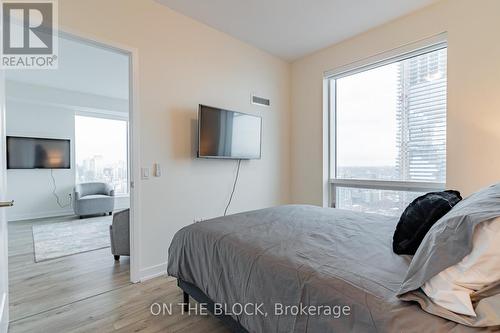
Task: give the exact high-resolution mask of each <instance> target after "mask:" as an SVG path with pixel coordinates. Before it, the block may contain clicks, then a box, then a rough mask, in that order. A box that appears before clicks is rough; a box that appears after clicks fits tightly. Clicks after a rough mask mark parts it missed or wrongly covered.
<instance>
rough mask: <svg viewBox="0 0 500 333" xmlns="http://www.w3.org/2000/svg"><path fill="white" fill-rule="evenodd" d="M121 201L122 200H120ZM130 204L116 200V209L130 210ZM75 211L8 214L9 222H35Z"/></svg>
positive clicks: (72, 213)
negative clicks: (34, 220)
mask: <svg viewBox="0 0 500 333" xmlns="http://www.w3.org/2000/svg"><path fill="white" fill-rule="evenodd" d="M120 199H121V198H120ZM129 207H130V205H129V202H128V201H127V200H116V203H115V209H114V210H120V209H126V208H129ZM74 214H75V213H74V212H73V209H72V208H70V209H65V210H53V211H45V212H32V213H21V214H15V213H14V214H7V221H9V222H11V221H23V220H33V219H43V218H47V217H58V216H67V215H74Z"/></svg>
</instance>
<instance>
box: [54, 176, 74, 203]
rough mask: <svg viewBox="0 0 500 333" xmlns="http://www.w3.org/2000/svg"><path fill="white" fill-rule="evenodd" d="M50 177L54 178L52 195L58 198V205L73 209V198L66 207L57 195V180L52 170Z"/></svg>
mask: <svg viewBox="0 0 500 333" xmlns="http://www.w3.org/2000/svg"><path fill="white" fill-rule="evenodd" d="M50 177H51V178H52V195H53V196H54V197H55V198H56V203H57V205H58V206H59V207H61V208H67V207H71V202H72V199H71V198H70V199H69V202H68V203H67V204H65V205H64V204H62V203H61V198H60V197H59V195H58V194H57V185H56V178H55V177H54V169H50Z"/></svg>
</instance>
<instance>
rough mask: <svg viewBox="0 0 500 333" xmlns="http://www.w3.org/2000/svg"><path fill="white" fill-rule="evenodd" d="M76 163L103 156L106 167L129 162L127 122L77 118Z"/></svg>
mask: <svg viewBox="0 0 500 333" xmlns="http://www.w3.org/2000/svg"><path fill="white" fill-rule="evenodd" d="M75 145H76V161H77V163H80V162H81V161H82V160H84V159H86V158H91V157H93V156H94V155H102V156H103V162H104V165H106V164H107V163H113V162H115V161H120V160H121V161H125V162H126V161H127V122H126V121H123V120H112V119H104V118H94V117H84V116H75Z"/></svg>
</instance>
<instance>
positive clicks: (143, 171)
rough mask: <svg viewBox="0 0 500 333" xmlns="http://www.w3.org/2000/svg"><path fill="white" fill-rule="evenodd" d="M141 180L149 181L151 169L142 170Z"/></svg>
mask: <svg viewBox="0 0 500 333" xmlns="http://www.w3.org/2000/svg"><path fill="white" fill-rule="evenodd" d="M141 178H142V179H149V168H141Z"/></svg>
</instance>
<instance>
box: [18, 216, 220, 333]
mask: <svg viewBox="0 0 500 333" xmlns="http://www.w3.org/2000/svg"><path fill="white" fill-rule="evenodd" d="M67 220H68V218H51V219H39V220H29V221H18V222H10V223H9V288H10V290H9V292H10V307H9V309H10V320H11V321H10V325H9V332H11V333H16V332H44V333H45V332H221V333H224V332H229V331H228V330H227V328H226V327H225V326H224V325H223V324H222V323H221V322H220V321H219V320H217V319H216V318H214V317H212V316H201V315H194V314H191V315H188V314H181V309H180V307H179V306H176V305H177V303H179V302H182V292H181V290H180V289H179V288H178V287H177V284H176V281H175V280H174V279H172V278H167V277H159V278H156V279H152V280H149V281H146V282H143V283H138V284H131V283H130V282H129V259H128V257H121V259H120V262H119V263H116V262H115V261H114V259H113V256H112V255H111V253H110V250H109V248H106V249H101V250H96V251H90V252H86V253H80V254H76V255H72V256H67V257H63V258H59V259H54V260H49V261H44V262H40V263H35V262H34V256H33V238H32V231H31V227H32V225H33V224H34V223H47V222H64V221H67ZM155 302H158V303H160V304H162V303H165V304H169V303H172V304H173V305H174V306H173V307H172V311H173V312H172V314H171V315H168V314H166V315H158V316H154V315H152V314H151V311H150V307H151V304H153V303H155Z"/></svg>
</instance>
